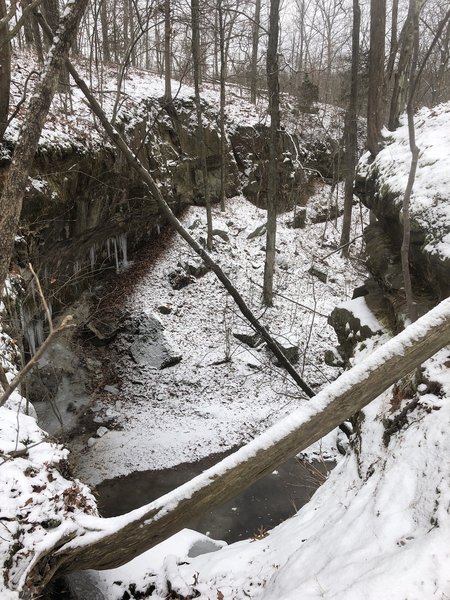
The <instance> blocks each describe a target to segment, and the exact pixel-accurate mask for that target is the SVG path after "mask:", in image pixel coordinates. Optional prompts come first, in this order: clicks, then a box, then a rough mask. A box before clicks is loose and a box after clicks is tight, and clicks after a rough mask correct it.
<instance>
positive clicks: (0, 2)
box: [0, 0, 11, 296]
mask: <svg viewBox="0 0 450 600" xmlns="http://www.w3.org/2000/svg"><path fill="white" fill-rule="evenodd" d="M6 12H7V11H6V2H5V0H0V21H1V19H3V18H4V17H6ZM10 87H11V44H10V42H9V28H8V23H7V22H4V23H3V24H2V23H1V22H0V144H1V143H2V141H3V135H4V133H5V129H6V124H7V122H8V110H9V91H10ZM0 232H1V230H0ZM0 244H1V242H0ZM0 247H1V246H0ZM0 261H1V258H0ZM2 289H3V286H0V296H1V290H2Z"/></svg>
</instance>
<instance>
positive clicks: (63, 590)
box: [44, 451, 334, 600]
mask: <svg viewBox="0 0 450 600" xmlns="http://www.w3.org/2000/svg"><path fill="white" fill-rule="evenodd" d="M231 452H232V451H228V452H225V453H223V454H216V455H211V456H208V457H207V458H205V459H203V460H201V461H199V462H196V463H185V464H181V465H177V466H176V467H173V468H172V469H165V470H162V471H143V472H137V473H131V474H130V475H127V476H125V477H117V478H115V479H109V480H106V481H103V482H102V483H101V484H100V485H99V486H97V490H96V491H97V494H98V506H99V510H100V513H101V514H102V516H104V517H113V516H117V515H121V514H124V513H126V512H128V511H130V510H133V509H135V508H139V507H140V506H142V505H144V504H147V503H149V502H151V501H152V500H156V499H157V498H159V497H160V496H162V495H164V494H166V493H167V492H170V491H171V490H173V489H175V488H176V487H178V486H179V485H181V484H183V483H185V482H186V481H189V480H190V479H192V478H193V477H195V476H196V475H198V474H199V473H201V472H202V471H204V470H205V469H208V468H209V467H211V466H213V465H214V464H216V463H217V462H218V461H219V460H221V459H222V458H224V457H225V456H227V455H228V454H230V453H231ZM333 467H334V462H332V461H326V462H319V461H314V462H312V463H306V462H301V461H299V460H297V459H296V458H291V459H289V460H288V461H286V462H285V463H284V464H283V465H282V466H280V467H278V469H277V471H276V472H275V473H272V474H271V475H267V476H266V477H264V478H263V479H260V480H259V481H257V482H256V483H254V484H253V485H251V486H250V487H249V488H247V489H246V490H245V491H244V492H242V493H241V494H239V495H238V496H236V497H235V498H234V499H233V500H230V501H229V502H225V503H224V504H223V505H222V506H220V507H217V508H215V509H213V510H211V511H209V512H208V513H206V514H204V515H203V516H201V517H199V518H197V519H195V520H193V521H191V522H189V523H186V525H185V526H186V527H189V528H190V529H194V530H196V531H200V532H201V533H205V534H208V535H209V536H210V537H212V538H215V539H219V540H225V541H226V542H228V543H232V542H236V541H239V540H242V539H246V538H249V537H252V536H255V535H259V534H260V533H261V532H264V531H265V530H266V529H271V528H273V527H275V526H276V525H278V524H279V523H281V522H282V521H285V520H286V519H288V518H289V517H291V516H292V515H294V514H295V513H296V512H297V511H298V510H299V509H300V508H301V507H302V506H303V505H304V504H306V503H307V502H308V501H309V500H310V498H311V496H312V495H313V494H314V492H315V491H316V489H317V488H318V487H319V486H320V485H321V484H322V483H323V481H324V480H325V478H326V476H327V474H328V472H329V471H331V469H332V468H333ZM44 598H45V600H53V599H54V598H58V600H64V599H65V600H108V598H106V596H105V592H104V591H103V590H102V589H100V587H98V581H97V578H96V574H95V572H80V573H73V574H71V575H70V576H68V577H65V578H63V579H60V580H58V581H56V582H54V583H53V584H52V586H51V588H49V589H48V590H47V594H46V595H45V596H44Z"/></svg>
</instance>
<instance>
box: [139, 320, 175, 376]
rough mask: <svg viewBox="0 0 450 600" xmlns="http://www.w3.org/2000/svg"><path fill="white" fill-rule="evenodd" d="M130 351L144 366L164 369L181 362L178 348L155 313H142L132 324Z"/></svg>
mask: <svg viewBox="0 0 450 600" xmlns="http://www.w3.org/2000/svg"><path fill="white" fill-rule="evenodd" d="M130 332H132V336H131V339H132V340H133V341H132V343H131V345H130V348H129V352H130V355H131V358H132V359H133V360H134V362H135V363H136V364H137V365H139V366H142V367H145V368H151V369H164V368H166V367H170V366H172V365H176V364H177V363H179V362H180V360H181V358H182V356H181V353H180V351H179V350H178V348H176V347H175V345H174V344H172V342H170V340H169V339H168V338H167V336H166V334H165V333H164V326H163V324H162V323H161V321H160V320H159V319H158V317H157V316H156V315H155V314H147V313H142V314H140V315H138V316H137V317H134V319H133V321H132V323H131V324H130Z"/></svg>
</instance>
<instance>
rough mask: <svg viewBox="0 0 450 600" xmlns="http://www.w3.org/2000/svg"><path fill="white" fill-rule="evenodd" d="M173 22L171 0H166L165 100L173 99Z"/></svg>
mask: <svg viewBox="0 0 450 600" xmlns="http://www.w3.org/2000/svg"><path fill="white" fill-rule="evenodd" d="M171 32H172V22H171V10H170V0H164V100H165V101H166V102H170V101H171V100H172V51H171V44H170V38H171Z"/></svg>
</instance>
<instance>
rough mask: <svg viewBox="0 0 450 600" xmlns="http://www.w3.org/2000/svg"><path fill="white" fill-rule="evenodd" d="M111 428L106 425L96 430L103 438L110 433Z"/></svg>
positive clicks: (98, 435)
mask: <svg viewBox="0 0 450 600" xmlns="http://www.w3.org/2000/svg"><path fill="white" fill-rule="evenodd" d="M108 431H109V429H108V428H107V427H105V426H102V427H99V428H98V429H97V431H96V435H97V437H99V438H101V437H103V436H104V435H106V434H107V433H108Z"/></svg>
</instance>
